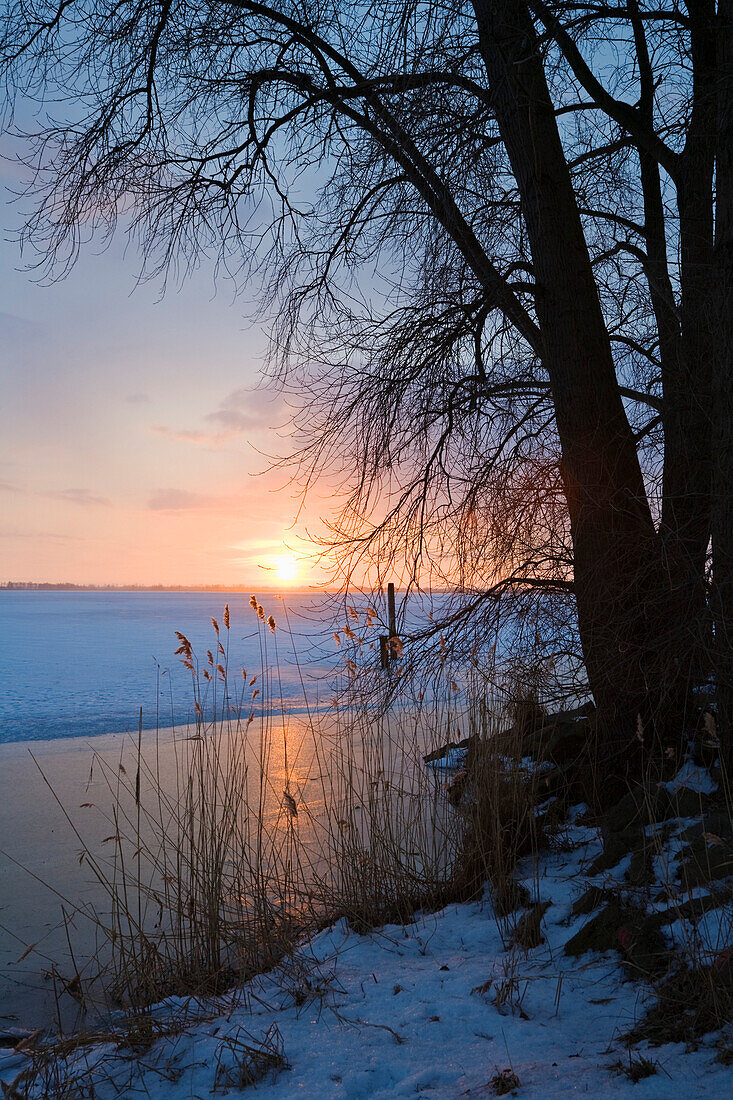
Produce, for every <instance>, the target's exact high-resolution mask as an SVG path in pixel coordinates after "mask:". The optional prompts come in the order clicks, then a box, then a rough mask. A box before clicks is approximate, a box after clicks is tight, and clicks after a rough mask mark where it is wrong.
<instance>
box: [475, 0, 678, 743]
mask: <svg viewBox="0 0 733 1100" xmlns="http://www.w3.org/2000/svg"><path fill="white" fill-rule="evenodd" d="M474 9H475V12H476V16H477V20H478V25H479V34H480V45H481V51H482V54H483V59H484V63H485V66H486V70H487V73H488V77H489V81H490V85H491V90H492V93H493V97H494V104H495V109H496V115H497V121H498V125H499V129H500V131H501V135H502V139H503V141H504V143H505V145H506V149H507V152H508V155H509V157H510V160H511V164H512V169H513V172H514V175H515V178H516V181H517V185H518V188H519V192H520V195H521V199H522V208H523V216H524V220H525V224H526V227H527V234H528V238H529V242H530V247H531V251H532V262H533V267H534V274H535V284H536V309H537V315H538V318H539V322H540V329H541V332H542V338H543V353H544V363H545V366H546V369H547V371H548V375H549V379H550V385H551V390H552V395H553V400H554V406H555V412H556V418H557V427H558V433H559V436H560V442H561V447H562V473H563V479H564V484H565V492H566V496H567V503H568V509H569V514H570V522H571V530H572V537H573V547H574V559H575V589H576V596H577V605H578V620H579V628H580V637H581V644H582V648H583V654H584V659H585V664H586V669H587V673H588V678H589V682H590V687H591V690H592V692H593V694H594V697H595V700H596V705H597V707H598V711H599V729H600V731H601V733H602V736H603V738H604V740H605V742H606V743H605V744H603V745H601V746H600V749H601V751H610V750H612V748H613V747H614V746H613V745H612V742H613V743H614V745H615V747H616V748H617V749H621V748H623V749H624V750H628V747H629V744H630V743H633V741H634V735H635V733H636V731H637V729H638V718H639V716H640V717H641V721H642V728H643V730H644V732H645V733H646V734H648V735H649V736H651V730H652V726H653V724H655V723H656V724H657V725H658V726H664V715H665V711H666V707H667V704H668V701H669V700H668V699H667V698H666V697H665V696H666V694H667V692H666V688H665V685H666V684H667V683H668V682H669V677H668V675H667V670H666V669H665V668H664V667H663V664H664V662H665V660H666V657H665V649H666V642H667V641H668V638H669V636H670V632H671V630H672V626H673V624H672V623H670V621H669V615H670V604H669V585H668V582H667V579H666V576H665V570H664V568H663V555H662V549H661V543H660V540H659V538H658V536H657V533H656V531H655V528H654V523H653V520H652V516H651V512H650V509H649V505H648V501H647V498H646V493H645V488H644V483H643V478H642V474H641V469H640V466H639V462H638V458H637V454H636V447H635V443H634V439H633V434H632V432H631V428H630V426H629V423H628V420H627V417H626V413H625V410H624V407H623V403H622V400H621V396H620V393H619V388H618V383H617V379H616V373H615V369H614V363H613V358H612V353H611V344H610V341H609V337H608V332H607V329H606V326H605V323H604V320H603V315H602V311H601V306H600V302H599V299H598V292H597V288H596V285H595V281H594V278H593V272H592V268H591V264H590V258H589V255H588V249H587V245H586V241H585V237H584V234H583V229H582V224H581V220H580V215H579V213H578V209H577V204H576V201H575V195H574V192H573V187H572V181H571V178H570V173H569V171H568V167H567V163H566V160H565V156H564V152H563V149H562V144H561V141H560V137H559V133H558V130H557V124H556V121H555V115H554V109H553V105H552V102H551V99H550V95H549V91H548V88H547V83H546V80H545V75H544V72H543V68H542V64H541V58H540V51H539V47H538V44H537V41H536V36H535V31H534V26H533V24H532V20H531V18H530V16H529V13H528V11H527V8H526V5H525V4H524V3H523V2H522V0H474Z"/></svg>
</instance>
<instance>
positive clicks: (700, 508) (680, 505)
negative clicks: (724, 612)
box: [649, 0, 717, 680]
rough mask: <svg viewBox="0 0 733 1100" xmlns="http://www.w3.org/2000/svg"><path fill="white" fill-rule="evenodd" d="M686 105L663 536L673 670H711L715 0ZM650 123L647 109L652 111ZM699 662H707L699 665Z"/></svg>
mask: <svg viewBox="0 0 733 1100" xmlns="http://www.w3.org/2000/svg"><path fill="white" fill-rule="evenodd" d="M688 9H689V14H690V52H691V58H692V73H693V83H692V111H691V115H690V121H689V126H688V130H687V138H686V141H685V147H684V150H683V152H682V153H681V154H680V156H679V159H678V164H677V167H676V171H675V184H676V188H677V206H678V211H679V231H680V286H681V300H680V343H679V355H678V357H677V358H676V359H670V360H669V362H668V363H664V361H663V369H662V376H663V377H662V381H663V392H664V475H663V507H662V523H661V530H660V533H661V536H662V539H663V542H664V547H665V552H666V559H667V568H668V570H669V575H670V583H671V588H672V598H673V600H674V603H675V608H676V619H677V622H678V623H679V624H680V627H681V630H680V638H679V642H678V645H679V653H678V659H679V670H680V678H681V679H685V680H687V679H695V678H699V676H700V674H701V673H702V672H704V671H709V659H710V646H709V641H710V639H709V637H708V633H707V631H708V630H709V624H708V623H707V615H706V601H705V562H706V558H707V553H708V547H709V543H710V522H711V516H710V495H711V491H712V425H711V384H712V372H713V362H714V359H715V355H716V346H715V344H716V341H715V328H716V318H715V310H716V303H715V295H714V293H713V288H712V286H711V273H712V272H713V271H714V250H713V166H714V158H715V130H716V125H715V122H716V119H715V108H716V79H717V63H716V41H715V2H714V0H690V2H689V4H688ZM649 122H650V124H651V125H653V117H650V120H649ZM706 664H707V667H706Z"/></svg>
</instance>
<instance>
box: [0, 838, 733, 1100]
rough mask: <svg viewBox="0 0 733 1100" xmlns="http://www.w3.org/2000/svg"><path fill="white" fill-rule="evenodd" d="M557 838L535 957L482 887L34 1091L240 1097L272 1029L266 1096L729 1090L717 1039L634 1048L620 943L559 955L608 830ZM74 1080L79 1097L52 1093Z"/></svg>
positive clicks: (634, 996)
mask: <svg viewBox="0 0 733 1100" xmlns="http://www.w3.org/2000/svg"><path fill="white" fill-rule="evenodd" d="M558 847H559V848H560V849H562V850H558V851H556V852H555V853H553V854H547V853H546V854H544V855H543V856H541V858H540V860H539V861H538V862H537V863H536V864H533V863H532V862H530V861H526V862H525V863H524V864H523V865H522V866H521V867H520V871H521V872H522V873H521V875H520V877H522V878H523V880H524V882H525V883H526V885H527V886H528V887H529V888H530V889H531V891H532V893H533V895H534V896H535V897H537V898H539V899H541V900H542V901H547V902H550V903H551V904H550V906H549V908H548V909H547V911H546V913H545V916H544V919H543V922H542V932H543V935H544V943H542V944H541V945H540V946H539V947H536V948H534V949H533V950H531V951H525V950H524V949H521V948H519V947H512V946H510V945H509V944H508V942H507V940H508V929H507V927H506V925H505V926H504V929H503V931H504V934H505V935H504V938H503V936H502V928H501V927H500V926H499V923H498V922H497V920H496V918H495V915H494V911H493V908H492V905H491V901H490V898H489V896H488V894H487V896H486V898H485V899H484V900H483V901H482V902H477V903H470V904H463V905H451V906H448V907H447V908H445V909H443V910H442V911H440V912H438V913H423V914H420V915H418V918H417V919H416V920H415V922H414V923H413V924H411V925H408V926H406V927H398V926H388V927H385V928H382V929H379V930H377V931H375V932H374V933H372V934H370V935H367V936H362V935H358V934H357V933H355V932H354V931H353V930H351V929H350V928H349V927H348V926H347V925H346V924H345V923H344V922H343V921H342V922H339V923H337V924H336V925H334V926H333V927H332V928H330V929H328V930H326V931H324V932H322V933H320V934H319V935H317V936H315V937H314V938H313V939H311V940H310V941H309V942H307V943H304V944H302V945H301V948H300V950H299V951H298V953H297V955H296V956H295V957H294V958H291V959H289V960H288V961H287V963H286V964H284V965H283V966H282V967H281V968H279V969H278V970H276V971H274V972H272V973H270V974H267V975H263V976H260V977H258V978H257V979H255V980H253V981H252V982H250V983H249V984H248V985H247V987H246V988H245V989H243V990H240V991H238V992H237V993H234V994H232V995H231V996H229V997H226V998H222V999H220V1000H218V1001H216V1002H209V1003H208V1004H207V1005H205V1006H198V1007H196V1006H193V1005H190V1004H189V1005H185V1004H184V1003H183V1002H181V1001H175V1002H167V1003H166V1004H164V1005H161V1006H159V1009H158V1010H157V1016H158V1018H159V1020H160V1022H161V1026H165V1022H166V1021H168V1022H171V1021H175V1020H176V1019H178V1020H179V1021H181V1023H180V1030H179V1031H178V1033H177V1034H170V1035H167V1036H165V1037H163V1038H160V1039H158V1040H157V1041H156V1042H154V1043H153V1044H152V1045H151V1046H148V1047H146V1048H142V1049H139V1050H138V1051H137V1052H136V1053H135V1052H132V1051H130V1050H129V1049H120V1048H118V1047H117V1046H115V1045H113V1044H112V1043H110V1042H99V1043H95V1044H93V1045H91V1046H89V1047H86V1048H80V1049H79V1050H76V1051H73V1052H72V1053H71V1054H70V1055H69V1057H68V1059H67V1061H65V1062H64V1061H62V1062H60V1063H57V1064H56V1065H55V1066H53V1067H50V1068H49V1069H48V1070H47V1072H46V1084H41V1085H39V1087H38V1091H35V1092H34V1091H31V1092H29V1093H28V1095H29V1096H32V1097H46V1096H47V1097H49V1100H51V1098H53V1097H56V1096H59V1097H66V1096H67V1095H69V1096H71V1095H74V1096H77V1095H79V1096H80V1097H82V1096H83V1097H86V1096H91V1095H93V1096H94V1097H95V1100H107V1098H110V1100H111V1098H112V1097H118V1096H123V1097H131V1098H132V1097H136V1096H147V1097H153V1098H155V1100H192V1098H197V1097H209V1096H212V1095H214V1096H216V1095H222V1094H225V1093H226V1092H227V1091H228V1092H229V1093H230V1094H236V1093H237V1091H238V1089H237V1088H235V1081H236V1077H237V1061H238V1060H240V1061H241V1060H243V1059H244V1047H243V1045H242V1044H248V1045H249V1046H255V1045H256V1044H258V1043H259V1042H261V1041H262V1040H263V1039H264V1038H265V1036H269V1041H270V1043H271V1044H274V1045H275V1046H280V1045H281V1050H282V1055H283V1058H284V1060H285V1062H286V1063H287V1068H283V1069H281V1070H280V1071H279V1072H278V1073H274V1072H270V1073H269V1074H266V1075H265V1076H264V1077H263V1078H262V1079H260V1080H259V1081H258V1082H257V1084H256V1095H257V1096H258V1097H260V1098H261V1100H286V1098H289V1097H307V1098H308V1100H320V1098H323V1100H329V1098H333V1100H345V1098H351V1100H367V1098H369V1100H397V1098H399V1097H406V1098H410V1097H421V1096H423V1095H426V1096H434V1097H445V1098H454V1097H455V1098H458V1097H482V1096H491V1095H494V1093H495V1089H494V1087H493V1086H492V1085H491V1084H490V1082H491V1081H492V1079H494V1078H496V1076H497V1074H500V1073H501V1072H502V1071H504V1070H510V1071H511V1072H512V1073H513V1074H515V1075H516V1079H517V1080H518V1082H519V1084H518V1085H515V1088H514V1092H513V1094H514V1095H517V1096H519V1097H533V1098H537V1100H540V1098H546V1100H554V1098H560V1097H563V1098H564V1097H568V1096H574V1095H580V1096H587V1097H613V1096H634V1097H639V1098H660V1100H661V1098H665V1100H666V1098H670V1100H671V1098H675V1100H677V1098H679V1100H683V1098H688V1097H689V1098H693V1097H694V1098H700V1100H704V1098H710V1100H713V1098H714V1100H720V1098H721V1097H725V1096H728V1095H730V1093H731V1091H732V1090H733V1068H728V1067H725V1066H724V1065H722V1064H721V1063H720V1062H718V1061H716V1046H715V1043H716V1040H717V1039H718V1038H719V1036H709V1037H707V1038H706V1039H705V1040H703V1041H702V1042H701V1043H700V1044H699V1046H698V1048H697V1049H696V1050H693V1051H685V1049H684V1047H683V1046H681V1045H667V1046H662V1047H658V1048H653V1049H647V1048H645V1047H643V1046H642V1047H639V1048H635V1050H634V1051H633V1052H631V1053H630V1052H629V1049H628V1046H627V1044H626V1043H625V1042H624V1041H623V1039H622V1035H623V1033H624V1032H626V1031H627V1030H628V1028H629V1027H630V1026H631V1025H632V1024H633V1022H634V1021H635V1020H637V1019H638V1018H639V1016H640V1015H641V1014H642V1013H643V1011H644V1007H645V1002H646V1001H647V1000H648V999H649V998H650V997H651V993H650V992H649V991H647V990H646V989H645V987H644V986H643V985H642V984H640V983H636V982H632V981H629V980H627V978H626V976H625V974H624V971H623V969H622V967H621V966H620V964H619V961H618V956H617V955H616V954H615V953H613V954H611V953H609V954H607V955H598V954H586V955H585V956H582V957H581V958H579V959H572V958H570V957H568V956H566V955H565V954H564V953H563V946H564V944H565V942H566V941H567V940H568V939H569V938H570V937H571V936H572V935H574V933H575V932H577V931H578V929H579V928H580V926H581V924H582V922H583V921H585V920H587V919H588V918H587V917H582V916H578V917H571V914H570V909H571V905H572V903H573V901H574V900H575V899H576V897H577V895H578V893H579V892H580V891H581V889H585V888H586V887H587V885H588V881H589V880H588V879H587V877H584V876H582V875H580V874H579V872H580V871H581V868H582V867H583V866H584V865H585V864H586V863H587V861H588V860H590V859H592V858H594V857H595V856H596V855H597V854H598V853H599V852H600V850H601V844H600V839H599V837H598V834H597V833H596V831H595V830H592V829H589V828H584V827H582V826H580V825H575V826H571V827H570V828H569V829H568V830H567V833H566V834H565V835H564V836H563V840H562V843H561V844H560V845H558ZM623 862H624V861H622V865H621V866H620V867H619V869H618V871H614V873H613V874H614V876H615V877H616V878H618V877H620V875H621V874H622V870H623ZM605 877H606V878H608V875H606V876H605ZM602 878H603V876H601V877H600V878H599V879H598V881H601V879H602ZM173 1030H174V1031H175V1030H176V1028H175V1027H174V1029H173ZM639 1054H644V1055H645V1056H646V1057H647V1058H649V1059H650V1060H651V1061H652V1062H655V1063H656V1064H657V1065H656V1073H654V1074H652V1075H651V1076H648V1077H645V1078H644V1079H643V1080H640V1081H639V1082H638V1083H636V1084H633V1083H632V1082H631V1080H629V1078H628V1077H627V1076H626V1075H625V1074H624V1073H622V1072H621V1071H620V1070H619V1068H618V1063H619V1062H621V1063H624V1064H627V1065H628V1063H629V1058H630V1057H631V1058H634V1057H637V1056H638V1055H639ZM27 1064H28V1056H27V1055H26V1054H24V1053H23V1052H22V1051H20V1052H15V1051H8V1052H5V1053H4V1054H2V1053H0V1079H1V1080H2V1081H4V1082H5V1083H6V1084H7V1085H10V1083H11V1082H12V1081H13V1080H14V1079H15V1078H16V1077H17V1076H18V1074H20V1073H21V1072H22V1071H23V1069H24V1068H25V1067H26V1066H27ZM614 1064H616V1068H613V1067H614ZM53 1074H55V1077H54V1076H53ZM74 1078H76V1079H77V1082H78V1084H79V1088H80V1091H79V1093H78V1094H77V1093H68V1094H67V1093H66V1092H64V1091H62V1089H63V1087H64V1081H65V1080H66V1081H68V1080H70V1079H74ZM49 1082H50V1083H51V1084H50V1085H49ZM91 1085H93V1087H94V1091H93V1092H91V1091H90V1089H89V1086H91ZM82 1086H83V1087H86V1088H87V1091H86V1092H84V1091H81V1089H82ZM49 1087H51V1088H52V1091H45V1092H44V1091H43V1089H44V1088H45V1089H48V1088H49ZM22 1088H23V1089H25V1088H26V1086H25V1085H23V1086H22ZM53 1090H56V1091H53ZM6 1096H7V1097H10V1098H11V1100H17V1096H23V1097H25V1096H26V1093H25V1091H21V1092H19V1093H17V1094H16V1093H13V1092H12V1091H11V1092H6Z"/></svg>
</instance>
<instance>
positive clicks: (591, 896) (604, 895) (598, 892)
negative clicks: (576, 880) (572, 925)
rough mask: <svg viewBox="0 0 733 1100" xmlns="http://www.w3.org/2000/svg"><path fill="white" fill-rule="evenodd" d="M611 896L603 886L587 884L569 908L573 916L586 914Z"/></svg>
mask: <svg viewBox="0 0 733 1100" xmlns="http://www.w3.org/2000/svg"><path fill="white" fill-rule="evenodd" d="M611 896H612V895H611V894H610V893H609V891H608V890H606V889H605V887H603V886H589V887H588V889H587V890H586V891H585V893H583V894H581V895H580V897H579V898H578V899H577V900H576V901H574V902H573V907H572V909H571V910H570V912H571V915H572V916H574V917H579V916H581V915H582V916H587V915H588V914H590V913H592V912H593V910H594V909H598V908H599V906H601V905H603V904H604V902H606V901H608V900H609V898H610V897H611Z"/></svg>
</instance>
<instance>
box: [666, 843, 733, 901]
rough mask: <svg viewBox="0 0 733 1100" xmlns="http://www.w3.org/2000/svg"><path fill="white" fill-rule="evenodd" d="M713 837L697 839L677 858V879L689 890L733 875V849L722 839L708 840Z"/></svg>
mask: <svg viewBox="0 0 733 1100" xmlns="http://www.w3.org/2000/svg"><path fill="white" fill-rule="evenodd" d="M711 836H712V834H706V835H704V836H699V837H697V838H696V839H695V840H692V841H690V843H689V844H687V845H686V846H685V847H684V848H683V849H682V851H680V852H678V853H677V855H676V856H675V859H677V860H679V867H678V868H677V878H678V880H679V881H680V882H682V883H683V884H684V885H685V887H686V889H688V890H692V889H694V888H695V887H696V886H707V885H708V884H709V883H711V882H717V881H718V880H719V879H724V878H729V877H730V876H731V875H733V847H732V846H731V845H730V844H729V843H726V842H725V841H723V839H722V838H720V837H715V838H714V839H713V840H710V839H708V838H709V837H711Z"/></svg>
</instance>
